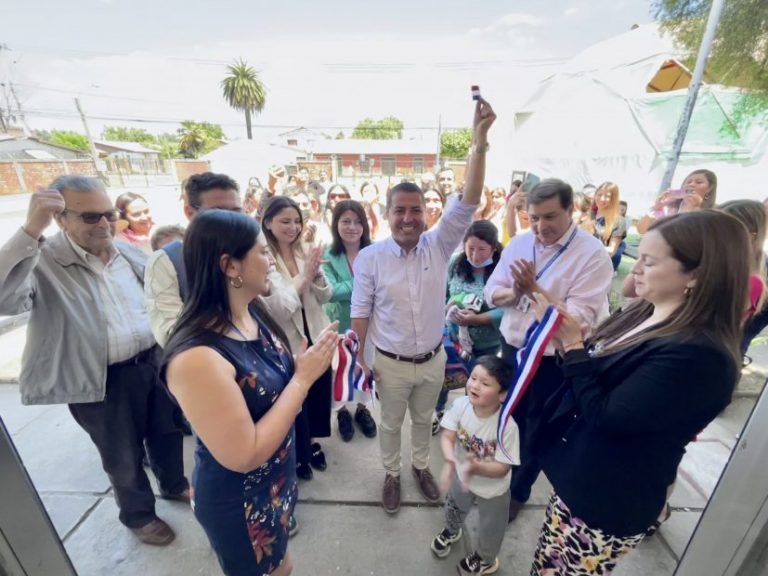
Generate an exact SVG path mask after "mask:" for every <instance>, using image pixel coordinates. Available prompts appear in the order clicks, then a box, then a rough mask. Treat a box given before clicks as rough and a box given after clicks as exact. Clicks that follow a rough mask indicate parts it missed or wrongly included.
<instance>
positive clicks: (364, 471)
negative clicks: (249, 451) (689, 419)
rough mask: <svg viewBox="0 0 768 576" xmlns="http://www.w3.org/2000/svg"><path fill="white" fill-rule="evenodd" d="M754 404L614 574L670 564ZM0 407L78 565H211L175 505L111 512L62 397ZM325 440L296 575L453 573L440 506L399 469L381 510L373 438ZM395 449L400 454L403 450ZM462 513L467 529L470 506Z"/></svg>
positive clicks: (2, 390)
mask: <svg viewBox="0 0 768 576" xmlns="http://www.w3.org/2000/svg"><path fill="white" fill-rule="evenodd" d="M753 404H754V398H753V397H740V398H737V399H736V400H735V401H734V402H733V404H732V405H731V406H730V407H729V408H728V409H727V410H726V411H725V413H724V414H723V415H721V417H720V418H718V419H717V421H715V422H714V423H713V424H712V425H711V426H710V427H709V428H708V429H707V430H706V431H705V432H704V433H703V434H702V435H701V437H700V438H699V441H698V442H696V443H694V444H692V445H691V446H690V448H689V451H688V455H687V456H686V457H685V459H684V460H683V465H682V467H681V470H680V477H679V481H678V484H677V487H676V489H675V492H674V494H673V496H672V499H671V502H672V506H673V510H674V511H673V514H672V518H671V519H670V520H669V522H667V524H665V525H664V526H663V527H662V529H661V531H660V533H659V534H658V535H657V536H656V537H654V538H652V539H649V540H648V541H647V542H645V543H644V544H643V545H642V546H641V548H640V549H639V550H638V551H637V552H636V553H635V554H633V555H632V556H630V557H629V558H628V559H627V561H626V562H625V563H624V564H623V565H622V566H621V567H620V569H619V570H617V571H616V574H617V575H619V576H635V575H637V576H640V575H643V576H646V575H649V574H653V575H655V576H664V575H669V574H672V572H673V571H674V568H675V565H676V562H677V559H678V558H679V556H680V555H681V554H682V552H683V550H684V548H685V545H686V543H687V541H688V539H689V537H690V534H691V533H692V531H693V529H694V528H695V525H696V522H697V521H698V518H699V516H700V514H701V512H702V510H703V508H704V506H705V505H706V501H707V498H708V496H709V495H710V494H711V492H712V490H713V489H714V486H715V484H716V482H717V479H718V477H719V474H720V472H721V470H722V468H723V467H724V465H725V463H726V461H727V458H728V456H729V453H730V450H731V448H732V447H733V445H734V442H735V439H736V435H737V434H738V433H739V432H740V431H741V428H742V426H743V423H744V422H745V421H746V418H747V417H748V415H749V412H750V410H751V408H752V406H753ZM0 416H1V417H2V419H3V421H4V422H5V425H6V426H7V427H8V428H9V430H10V432H11V435H12V437H13V439H14V442H15V444H16V446H17V449H18V450H19V452H20V454H21V457H22V460H23V461H24V464H25V466H26V467H27V470H28V472H29V474H30V476H31V478H32V479H33V482H34V483H35V485H36V487H37V490H38V491H39V493H40V494H41V496H42V500H43V502H44V504H45V506H46V508H47V510H48V513H49V514H50V516H51V518H52V520H53V523H54V525H55V527H56V529H57V531H58V533H59V535H60V537H61V538H62V539H63V541H64V544H65V546H66V549H67V551H68V553H69V555H70V557H71V559H72V561H73V563H74V565H75V567H76V568H77V570H78V572H79V574H80V575H81V576H92V575H93V576H96V575H102V574H109V575H114V576H123V575H125V576H135V575H136V574H148V575H149V574H152V575H155V574H158V575H164V576H165V575H167V576H175V575H179V576H181V575H184V576H187V575H192V574H200V575H203V574H218V573H219V572H218V568H217V564H216V560H215V558H214V557H213V556H212V554H211V552H210V549H209V546H208V544H207V541H206V539H205V536H204V534H203V532H202V530H201V529H200V527H199V526H198V525H197V524H196V522H195V520H194V518H193V516H192V514H191V512H190V511H189V510H188V509H187V508H186V507H185V506H184V505H182V504H179V503H169V502H165V501H160V502H159V503H158V513H159V515H160V516H162V517H163V518H165V519H166V520H167V521H168V522H169V523H170V524H171V525H172V526H173V527H174V528H175V529H176V530H177V532H178V538H177V540H176V541H175V542H174V543H173V544H172V545H171V546H169V547H168V548H165V549H157V548H151V547H148V546H143V545H141V544H139V543H138V542H137V541H136V540H135V539H134V538H133V536H132V535H131V534H130V533H129V532H128V531H127V530H126V529H124V528H123V527H122V526H121V525H120V524H119V523H118V521H117V512H116V507H115V502H114V498H113V496H112V493H111V490H110V488H109V483H108V481H107V478H106V476H105V474H104V473H103V471H102V470H101V467H100V463H99V459H98V454H97V452H96V450H95V448H94V447H93V446H92V444H91V443H90V441H89V439H88V438H87V436H86V435H85V433H84V432H83V431H82V430H80V429H79V428H78V427H77V425H76V424H75V423H74V422H73V420H72V418H71V417H70V415H69V412H68V411H67V409H66V407H63V406H42V407H23V406H21V405H20V402H19V393H18V387H17V385H16V384H2V385H0ZM192 447H193V445H192V440H191V439H190V438H187V439H185V459H186V463H187V468H188V470H189V469H191V456H192ZM325 450H326V454H327V456H328V460H329V468H328V470H327V471H326V472H324V473H316V474H315V479H314V480H313V481H312V482H308V483H302V484H301V485H300V503H299V506H298V508H297V517H298V519H299V521H300V522H301V532H300V533H299V535H298V536H297V537H296V538H295V539H294V540H292V542H291V546H290V550H291V553H292V555H293V556H294V560H295V563H296V572H295V573H296V574H299V575H304V574H313V575H317V576H325V575H329V576H330V575H336V574H352V575H377V576H385V575H390V574H391V575H403V574H406V575H410V574H424V575H430V576H431V575H438V574H453V573H455V572H454V564H455V563H456V562H458V560H459V558H460V557H461V550H462V547H461V546H458V547H456V550H455V551H454V553H453V554H452V555H451V557H450V558H448V559H447V560H437V559H435V558H433V556H432V554H431V552H430V551H429V548H428V545H429V542H430V539H431V537H432V536H433V535H434V533H436V532H437V531H438V530H439V529H440V528H441V520H442V516H441V511H440V509H439V508H437V507H433V506H428V505H425V504H424V501H423V500H422V498H421V497H420V495H419V494H418V492H417V489H416V486H415V483H414V480H413V478H412V477H411V476H410V475H408V474H405V475H404V477H403V478H404V497H403V500H404V505H403V508H402V509H401V511H400V513H399V514H398V515H397V516H395V517H388V516H386V515H385V514H384V513H383V511H382V510H381V508H380V506H379V494H380V488H381V481H382V479H383V472H382V469H381V466H380V464H379V458H378V443H377V441H376V440H368V439H366V438H365V437H363V436H362V435H361V434H359V433H358V434H357V435H356V437H355V439H354V440H353V441H352V442H351V443H349V444H344V443H342V442H341V441H340V440H338V438H337V437H334V438H332V439H330V440H328V441H326V442H325ZM432 453H433V455H436V456H435V458H434V461H433V469H434V470H435V471H436V472H437V471H439V470H440V467H441V462H440V459H439V450H438V449H437V443H436V441H435V443H434V445H433V452H432ZM404 456H405V462H406V464H407V452H406V454H405V455H404ZM548 494H549V485H548V484H547V482H546V479H544V478H543V477H542V478H540V479H539V482H538V483H537V485H536V486H535V489H534V495H533V497H532V499H531V501H530V502H529V503H528V505H527V506H526V507H525V508H524V509H523V512H522V513H521V515H520V517H519V518H518V520H517V521H516V522H515V523H514V524H512V525H510V527H509V528H508V530H507V534H506V538H505V541H504V546H503V551H502V558H501V560H502V570H501V572H500V573H501V574H505V575H508V576H511V575H520V576H523V575H527V574H528V570H529V568H530V561H531V557H532V554H533V550H534V548H535V544H536V536H537V533H538V529H539V525H540V523H541V522H542V519H543V512H544V506H545V504H546V500H547V497H548ZM468 524H469V526H470V529H472V527H473V526H474V517H473V516H472V515H471V516H470V518H469V521H468Z"/></svg>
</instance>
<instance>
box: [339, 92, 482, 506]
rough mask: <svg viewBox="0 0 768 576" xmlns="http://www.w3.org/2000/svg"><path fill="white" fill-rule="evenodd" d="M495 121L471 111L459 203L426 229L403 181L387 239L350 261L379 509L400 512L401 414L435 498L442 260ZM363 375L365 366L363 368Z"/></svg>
mask: <svg viewBox="0 0 768 576" xmlns="http://www.w3.org/2000/svg"><path fill="white" fill-rule="evenodd" d="M495 119H496V115H495V114H494V112H493V110H492V109H491V107H490V105H489V104H488V103H487V102H485V101H484V100H480V101H479V102H478V103H477V105H476V107H475V118H474V125H473V145H472V151H471V154H470V157H469V160H468V161H467V172H466V185H465V188H464V190H465V192H464V195H463V197H462V198H454V199H453V200H452V201H451V202H449V203H448V207H447V208H446V210H445V214H444V215H443V217H442V218H441V219H440V222H439V223H438V225H437V226H435V227H434V228H433V229H432V230H430V231H428V232H425V228H426V226H425V218H424V213H425V204H424V193H423V191H422V190H421V188H419V187H418V186H417V185H416V184H413V183H410V182H403V183H401V184H398V185H397V186H395V187H394V188H392V190H390V191H389V193H388V195H387V220H388V221H389V227H390V229H391V230H392V237H391V238H388V239H387V240H384V241H382V242H376V243H375V244H372V245H371V246H368V247H367V248H364V249H363V250H361V251H360V254H359V255H358V257H357V258H356V259H355V263H354V276H355V282H354V287H353V289H352V306H351V317H352V329H353V330H354V331H355V332H357V334H358V336H359V338H360V351H359V353H358V358H365V350H364V347H365V341H366V335H367V334H368V333H370V337H371V344H372V345H373V346H375V347H376V353H375V360H374V366H373V369H374V371H375V373H376V383H377V390H378V392H379V398H380V399H381V425H380V427H379V430H380V434H379V441H380V445H381V458H382V460H383V464H384V469H385V471H386V475H385V478H384V488H383V491H382V506H383V507H384V510H385V511H386V512H387V513H389V514H394V513H396V512H397V511H398V510H399V509H400V436H401V430H402V426H403V421H404V420H405V413H406V411H409V412H410V415H411V452H412V456H411V463H412V465H413V475H414V476H415V478H416V482H417V484H418V486H419V489H420V490H421V492H422V494H423V495H424V497H425V498H426V499H427V500H428V501H430V502H437V501H438V500H439V499H440V491H439V490H438V488H437V484H436V482H435V480H434V477H433V476H432V473H431V472H430V470H429V442H430V439H431V437H432V435H431V427H432V412H433V410H434V408H435V402H436V401H437V396H438V394H439V393H440V389H441V387H442V385H443V378H444V376H445V352H444V351H443V346H442V334H443V326H444V324H445V286H446V282H447V277H448V262H449V260H450V258H451V255H452V254H453V252H454V251H455V250H456V248H457V247H458V245H459V243H460V242H461V239H462V237H463V236H464V232H465V231H466V229H467V228H468V227H469V225H470V224H471V222H472V215H473V214H474V212H475V210H476V209H477V205H478V203H479V202H480V195H481V193H482V189H483V180H484V178H485V152H486V150H487V149H488V129H489V128H490V127H491V124H493V121H494V120H495ZM364 368H365V369H366V371H368V368H367V367H366V366H364Z"/></svg>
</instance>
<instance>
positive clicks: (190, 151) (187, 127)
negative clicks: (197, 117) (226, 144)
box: [177, 120, 225, 158]
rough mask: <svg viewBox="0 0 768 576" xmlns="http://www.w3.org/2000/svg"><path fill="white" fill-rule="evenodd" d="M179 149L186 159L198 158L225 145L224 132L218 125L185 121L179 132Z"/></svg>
mask: <svg viewBox="0 0 768 576" xmlns="http://www.w3.org/2000/svg"><path fill="white" fill-rule="evenodd" d="M177 134H178V149H179V152H180V153H181V155H182V156H184V158H198V157H199V156H202V155H203V154H208V152H211V151H213V150H215V149H216V148H218V147H219V146H221V145H222V144H223V140H224V138H225V136H224V130H222V128H221V126H219V125H218V124H211V123H210V122H195V121H194V120H184V121H183V122H182V123H181V128H179V130H178V132H177Z"/></svg>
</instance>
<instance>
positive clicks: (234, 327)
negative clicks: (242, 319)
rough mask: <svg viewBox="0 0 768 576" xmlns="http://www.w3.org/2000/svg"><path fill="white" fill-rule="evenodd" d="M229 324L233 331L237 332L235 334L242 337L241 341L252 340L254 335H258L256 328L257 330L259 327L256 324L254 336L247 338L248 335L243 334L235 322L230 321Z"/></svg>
mask: <svg viewBox="0 0 768 576" xmlns="http://www.w3.org/2000/svg"><path fill="white" fill-rule="evenodd" d="M230 325H231V326H232V329H233V330H234V331H235V332H237V335H238V336H240V338H242V339H243V341H245V342H250V341H251V340H254V339H255V338H256V337H258V330H259V329H258V326H257V327H256V336H254V337H253V338H249V337H248V336H246V335H245V334H243V333H242V332H241V331H240V328H238V327H237V326H236V325H235V323H234V322H230Z"/></svg>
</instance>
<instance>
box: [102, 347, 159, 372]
mask: <svg viewBox="0 0 768 576" xmlns="http://www.w3.org/2000/svg"><path fill="white" fill-rule="evenodd" d="M154 357H155V346H151V347H149V348H147V349H146V350H142V351H141V352H139V353H138V354H136V356H132V357H131V358H128V360H123V361H122V362H115V363H114V364H110V365H109V367H110V368H115V367H118V366H134V365H136V364H144V363H147V362H150V361H151V360H153V359H154Z"/></svg>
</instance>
